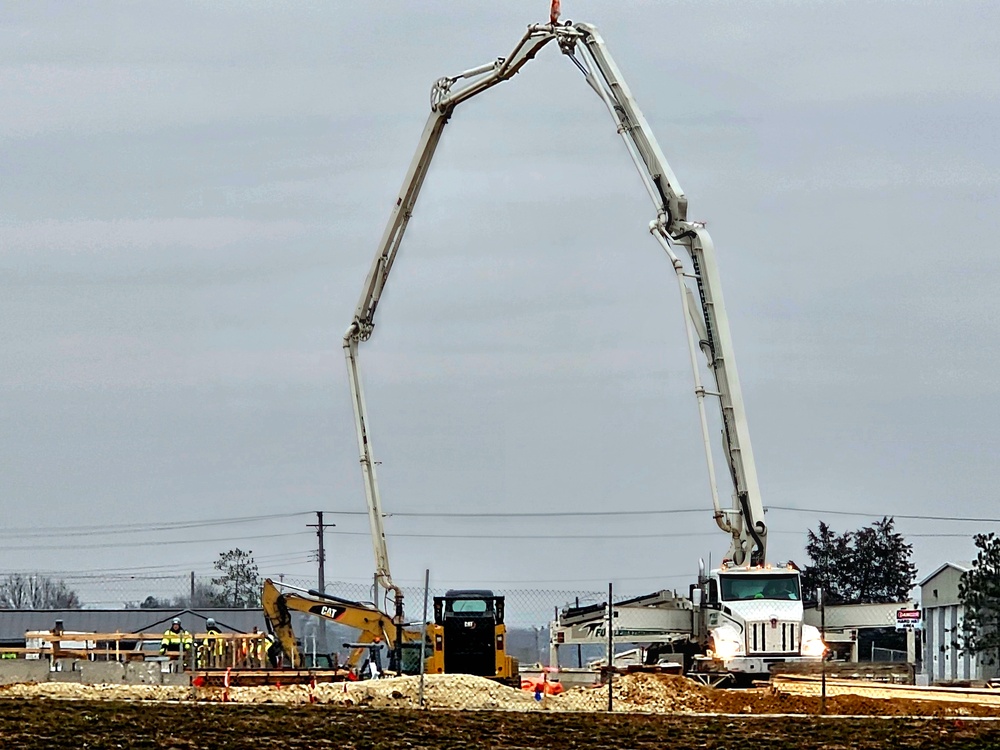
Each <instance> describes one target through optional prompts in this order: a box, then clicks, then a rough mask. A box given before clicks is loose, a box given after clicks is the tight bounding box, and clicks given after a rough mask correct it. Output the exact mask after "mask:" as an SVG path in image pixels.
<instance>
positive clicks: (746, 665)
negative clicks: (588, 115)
mask: <svg viewBox="0 0 1000 750" xmlns="http://www.w3.org/2000/svg"><path fill="white" fill-rule="evenodd" d="M558 16H559V13H558V1H557V0H554V2H553V3H552V13H551V15H550V19H549V23H547V24H535V25H532V26H529V27H528V30H527V32H526V33H525V34H524V36H523V37H522V38H521V40H520V42H519V43H518V44H517V46H516V47H515V48H514V50H513V51H512V52H511V54H510V55H508V56H507V57H501V58H498V59H496V60H494V61H492V62H489V63H486V64H485V65H480V66H478V67H475V68H472V69H470V70H466V71H464V72H462V73H459V74H457V75H453V76H446V77H443V78H440V79H438V80H437V82H435V84H434V86H433V88H432V90H431V97H430V104H431V111H430V114H429V116H428V119H427V123H426V125H425V127H424V131H423V134H422V136H421V138H420V141H419V143H418V146H417V149H416V153H415V155H414V157H413V160H412V161H411V163H410V166H409V169H408V171H407V173H406V176H405V178H404V180H403V185H402V188H401V189H400V191H399V194H398V197H397V199H396V201H395V205H394V206H393V208H392V211H391V213H390V217H389V221H388V223H387V225H386V227H385V230H384V232H383V235H382V238H381V240H380V242H379V245H378V249H377V252H376V254H375V258H374V261H373V262H372V265H371V269H370V271H369V272H368V275H367V278H366V279H365V283H364V287H363V289H362V292H361V297H360V299H359V301H358V304H357V307H356V308H355V311H354V316H353V319H352V321H351V324H350V326H349V327H348V329H347V331H346V333H345V334H344V339H343V348H344V353H345V356H346V359H347V371H348V379H349V383H350V390H351V395H352V402H353V406H354V417H355V426H356V430H357V438H358V449H359V456H360V464H361V471H362V475H363V480H364V487H365V496H366V499H367V507H368V519H369V524H370V529H371V535H372V540H373V548H374V552H375V571H376V576H377V579H378V582H379V584H380V585H381V586H382V587H383V588H384V589H385V590H386V591H387V592H391V594H392V597H393V599H394V603H395V607H394V614H393V615H392V618H391V619H392V625H393V626H394V627H392V628H390V629H388V630H390V631H391V632H392V633H393V635H394V638H395V644H394V647H395V649H394V650H395V652H396V654H397V657H396V660H395V661H396V662H397V663H398V662H399V656H398V655H399V654H400V653H401V650H402V647H403V633H404V627H403V625H404V614H403V590H402V589H401V588H400V587H399V586H398V585H397V584H396V583H395V582H394V581H393V579H392V575H391V573H390V569H389V559H388V552H387V549H386V536H385V529H384V526H383V511H382V501H381V497H380V495H379V488H378V481H377V478H376V469H375V467H376V464H377V462H376V461H375V459H374V455H373V451H372V441H371V434H370V431H369V420H368V411H367V407H366V404H365V398H364V392H363V389H362V385H361V376H360V372H359V365H358V345H359V344H360V343H361V342H364V341H367V340H368V339H369V338H370V337H371V336H372V333H373V331H374V328H375V312H376V309H377V307H378V303H379V300H380V298H381V296H382V293H383V290H384V288H385V284H386V282H387V280H388V278H389V272H390V271H391V270H392V266H393V262H394V260H395V258H396V254H397V252H398V251H399V247H400V244H401V242H402V239H403V236H404V233H405V231H406V227H407V224H408V222H409V220H410V218H411V216H412V215H413V211H414V208H415V205H416V202H417V198H418V196H419V194H420V189H421V187H422V185H423V183H424V179H425V177H426V176H427V172H428V169H429V167H430V164H431V160H432V158H433V156H434V153H435V150H436V148H437V146H438V143H439V142H440V140H441V136H442V133H443V131H444V128H445V125H447V124H448V122H449V120H450V119H451V117H452V115H453V114H454V112H455V110H456V108H457V107H458V106H459V105H460V104H462V103H464V102H466V101H468V100H470V99H472V98H473V97H475V96H477V95H478V94H480V93H482V92H484V91H486V90H488V89H490V88H491V87H493V86H495V85H497V84H499V83H502V82H504V81H507V80H509V79H510V78H512V77H513V76H514V75H515V74H516V73H518V71H520V70H521V68H522V67H523V66H524V65H525V64H526V63H527V62H528V61H529V60H531V59H533V58H534V57H535V55H536V54H537V53H538V52H539V51H540V50H541V49H542V48H543V47H545V46H546V45H548V44H549V43H550V42H555V43H556V45H557V46H558V48H559V50H560V52H562V54H563V55H565V56H566V57H567V58H568V59H569V60H570V61H571V62H572V63H573V64H574V66H575V67H576V68H577V69H578V70H579V71H580V73H581V74H582V75H583V77H584V80H585V82H586V83H587V84H588V85H589V87H590V88H591V89H592V90H593V91H594V93H596V94H597V96H598V98H599V99H600V100H601V102H602V103H603V104H604V106H605V107H606V109H607V111H608V113H609V114H610V115H611V118H612V121H613V123H614V126H615V128H616V129H617V131H618V133H619V135H620V136H621V138H622V141H623V143H624V146H625V150H626V152H627V153H628V155H629V157H630V158H631V160H632V162H633V164H634V165H635V167H636V169H637V171H638V173H639V177H640V179H641V181H642V184H643V187H644V188H645V190H646V192H647V193H648V195H649V197H650V199H651V200H652V202H653V206H654V209H655V218H654V219H653V220H652V221H651V222H650V223H649V226H648V230H649V232H650V234H651V235H652V236H653V238H654V239H655V240H656V242H657V243H658V244H659V246H660V247H661V248H662V250H663V251H664V253H665V254H666V256H667V259H668V261H669V263H670V265H671V267H672V268H673V270H674V273H675V276H676V280H677V284H678V288H679V292H680V296H679V301H680V305H681V315H682V320H683V322H684V328H685V333H686V337H687V345H688V350H689V355H690V359H691V368H692V372H693V375H694V394H695V398H696V402H697V408H698V414H699V418H700V423H701V433H702V443H703V446H704V453H705V459H706V462H707V469H708V476H709V491H710V495H711V500H712V505H713V508H714V513H713V516H714V519H715V522H716V524H717V525H718V527H719V528H720V529H721V530H722V531H723V532H725V533H726V534H728V535H730V537H731V542H730V545H729V550H728V552H727V553H726V554H725V555H724V558H723V562H722V564H721V565H720V567H719V568H718V569H715V570H712V571H708V572H706V571H704V569H702V570H701V572H700V573H699V576H698V581H697V583H696V584H693V585H692V586H691V588H690V590H689V595H688V596H687V597H678V596H675V595H673V594H671V593H670V592H668V591H660V592H657V593H655V594H651V595H649V596H647V597H640V598H639V599H636V600H633V601H631V602H627V603H619V604H616V605H614V606H612V607H609V606H608V605H607V604H605V605H596V608H595V607H583V608H570V609H567V610H564V611H563V612H562V613H561V614H560V616H559V618H558V619H557V621H556V622H555V623H553V626H552V628H551V635H552V651H553V652H554V654H557V653H558V647H559V646H560V645H562V644H574V643H595V642H601V641H602V638H603V632H604V630H603V628H604V627H606V625H607V623H609V622H610V623H611V625H610V627H611V628H612V630H613V631H617V640H618V641H619V642H622V641H628V640H631V641H634V642H642V643H648V644H651V645H652V646H653V648H652V653H661V654H662V653H664V652H672V653H676V654H679V655H681V656H682V657H683V659H684V663H685V665H686V667H687V668H688V670H689V671H691V672H696V673H704V674H713V675H719V674H724V675H725V674H743V675H757V674H764V673H766V672H767V671H768V667H769V665H770V664H772V663H774V662H777V661H787V660H793V659H803V658H806V659H810V658H812V659H814V658H819V657H821V656H822V655H823V653H824V651H825V646H824V644H823V642H822V640H821V639H820V636H819V632H818V631H817V630H816V628H814V627H811V626H809V625H805V624H804V623H803V620H802V615H803V606H802V601H801V599H802V596H801V587H800V581H799V575H798V571H797V569H796V568H795V567H794V565H791V564H779V565H776V566H771V565H769V564H768V563H767V561H766V551H767V531H768V529H767V523H766V521H765V518H764V508H763V505H762V502H761V496H760V489H759V487H758V483H757V471H756V467H755V464H754V458H753V451H752V449H751V446H750V434H749V431H748V427H747V419H746V415H745V412H744V407H743V396H742V392H741V389H740V382H739V377H738V375H737V371H736V362H735V358H734V354H733V345H732V339H731V335H730V330H729V321H728V318H727V316H726V310H725V305H724V303H723V298H722V290H721V285H720V280H719V271H718V266H717V263H716V257H715V249H714V247H713V244H712V240H711V238H710V237H709V234H708V231H707V230H706V228H705V226H704V224H703V223H700V222H696V221H691V220H689V219H688V217H687V214H688V200H687V196H685V194H684V191H683V190H682V189H681V187H680V185H679V184H678V181H677V178H676V177H675V175H674V173H673V171H672V170H671V168H670V166H669V165H668V164H667V161H666V158H665V157H664V155H663V152H662V150H661V149H660V146H659V144H658V143H657V142H656V139H655V138H654V136H653V134H652V132H651V130H650V127H649V125H648V123H647V122H646V119H645V117H644V116H643V114H642V112H641V111H640V110H639V107H638V105H637V104H636V102H635V100H634V99H633V97H632V93H631V91H630V90H629V87H628V86H627V85H626V83H625V81H624V80H623V78H622V75H621V72H620V71H619V69H618V66H617V65H616V64H615V62H614V60H613V59H612V57H611V55H610V54H609V52H608V50H607V47H606V46H605V43H604V40H603V39H602V38H601V36H600V34H598V32H597V30H596V28H595V27H594V26H591V25H589V24H583V23H571V22H568V21H567V22H560V21H559V18H558ZM699 352H701V354H702V355H704V357H705V358H706V360H707V368H708V371H709V372H710V373H711V376H710V380H711V382H712V383H714V388H713V387H706V385H705V383H704V382H703V378H702V373H701V365H700V364H699ZM706 402H712V403H715V404H716V405H717V406H718V409H719V414H720V417H721V426H722V429H721V432H722V454H723V455H724V457H725V463H726V464H727V468H728V472H727V473H728V475H729V477H730V480H731V482H732V487H733V489H732V504H731V507H728V508H723V507H722V504H721V503H720V500H719V490H718V483H717V478H716V469H715V462H714V458H713V450H712V445H711V434H710V431H709V421H708V417H707V413H706V409H707V407H706ZM459 595H461V594H459ZM497 624H498V625H500V624H502V623H497ZM454 632H456V633H461V632H462V630H461V629H460V628H459V629H456V630H455V631H454ZM497 633H498V634H497V635H496V638H495V639H493V642H492V645H490V643H488V642H484V644H483V645H482V646H481V647H484V648H490V649H493V651H494V652H495V654H494V655H495V658H486V659H485V660H484V663H488V664H491V665H493V664H495V665H497V669H498V671H499V670H501V667H500V665H501V664H502V663H504V660H503V659H502V658H501V657H502V655H503V648H504V644H503V641H502V638H501V636H500V634H499V630H498V631H497ZM455 637H456V638H457V637H458V636H457V635H456V636H455ZM487 640H489V639H487ZM447 647H448V646H447V644H445V648H446V649H447ZM480 661H483V660H480Z"/></svg>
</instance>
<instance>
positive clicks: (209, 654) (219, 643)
mask: <svg viewBox="0 0 1000 750" xmlns="http://www.w3.org/2000/svg"><path fill="white" fill-rule="evenodd" d="M225 650H226V640H225V638H224V637H223V636H222V630H221V629H220V628H219V626H218V625H217V624H216V623H215V618H214V617H209V618H208V619H207V620H205V639H204V640H203V641H202V642H201V647H200V648H199V649H198V664H199V666H202V667H221V666H223V661H224V659H223V655H224V654H225Z"/></svg>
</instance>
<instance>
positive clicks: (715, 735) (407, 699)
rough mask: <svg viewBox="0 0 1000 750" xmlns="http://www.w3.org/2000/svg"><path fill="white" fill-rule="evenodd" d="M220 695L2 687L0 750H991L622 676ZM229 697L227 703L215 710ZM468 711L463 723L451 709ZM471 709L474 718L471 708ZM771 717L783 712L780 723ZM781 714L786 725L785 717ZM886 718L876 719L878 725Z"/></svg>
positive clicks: (833, 706)
mask: <svg viewBox="0 0 1000 750" xmlns="http://www.w3.org/2000/svg"><path fill="white" fill-rule="evenodd" d="M418 690H419V680H418V678H412V677H403V678H396V679H389V680H378V681H372V682H362V683H336V684H327V685H317V686H315V687H310V686H306V685H289V686H285V687H243V688H231V689H230V690H229V691H228V693H226V692H224V691H223V690H222V689H221V688H188V687H165V686H152V685H134V686H130V685H79V684H67V683H44V684H39V685H31V684H28V685H7V686H3V687H0V748H7V747H17V748H51V747H81V748H82V747H86V748H161V749H165V750H168V749H169V750H173V749H176V750H202V749H203V748H204V749H208V748H213V749H214V748H220V749H222V750H229V749H231V748H261V747H263V748H269V750H283V749H284V748H328V747H336V748H345V749H347V750H353V749H355V748H356V749H359V750H360V749H362V748H381V747H392V748H411V749H412V748H467V747H475V748H477V750H485V749H487V748H549V747H554V748H560V749H561V750H562V749H563V748H597V749H598V750H601V749H603V748H615V750H618V749H619V748H662V747H671V748H716V749H718V750H723V749H724V748H735V747H740V748H753V747H766V748H768V750H780V749H782V748H831V749H837V748H841V749H846V748H889V747H893V748H931V747H933V748H937V747H942V748H959V747H961V748H997V747H1000V721H991V720H977V719H976V718H975V717H991V716H992V717H997V716H1000V707H998V706H997V705H977V704H970V703H967V702H966V703H958V702H946V701H916V700H904V699H899V698H877V697H871V696H859V695H836V696H831V697H829V698H828V700H827V712H828V713H829V714H842V715H845V716H841V717H839V718H835V717H820V716H817V714H818V713H819V710H820V699H819V698H818V697H816V696H812V695H797V694H790V693H787V692H782V691H781V690H777V689H774V688H763V689H757V690H712V689H710V688H706V687H704V686H702V685H699V684H697V683H694V682H692V681H690V680H687V679H686V678H683V677H677V676H670V675H648V674H636V675H628V676H626V677H623V678H621V679H619V680H618V681H617V682H616V684H615V686H614V693H613V695H614V706H615V711H616V713H614V714H608V713H606V712H605V709H606V708H607V689H606V688H601V689H577V690H570V691H567V692H566V693H564V694H562V695H558V696H544V697H541V696H540V698H541V699H540V700H536V699H535V696H534V695H533V694H532V693H528V692H524V691H520V690H516V689H513V688H508V687H505V686H503V685H499V684H497V683H495V682H491V681H489V680H485V679H483V678H478V677H470V676H464V675H436V676H433V678H432V677H430V676H429V677H428V679H427V682H426V691H425V697H426V704H427V706H428V708H429V709H430V710H420V709H419V708H417V707H418V706H419V702H418ZM224 699H228V701H229V702H225V703H224V702H223V701H224ZM459 708H462V709H467V710H464V711H459V710H456V709H459ZM468 709H472V710H468ZM777 714H781V716H778V715H777ZM789 714H793V715H791V716H789ZM873 717H882V718H873Z"/></svg>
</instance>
